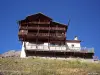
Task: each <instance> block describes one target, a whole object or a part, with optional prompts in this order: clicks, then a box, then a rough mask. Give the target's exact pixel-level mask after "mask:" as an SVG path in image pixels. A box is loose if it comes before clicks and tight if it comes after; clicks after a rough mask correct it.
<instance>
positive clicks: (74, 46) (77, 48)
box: [66, 42, 81, 51]
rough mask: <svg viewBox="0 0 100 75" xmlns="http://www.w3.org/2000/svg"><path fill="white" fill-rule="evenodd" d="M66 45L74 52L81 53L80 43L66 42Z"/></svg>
mask: <svg viewBox="0 0 100 75" xmlns="http://www.w3.org/2000/svg"><path fill="white" fill-rule="evenodd" d="M66 45H67V46H68V48H70V49H72V50H78V51H80V48H81V45H80V42H79V43H72V42H66ZM72 45H73V46H72Z"/></svg>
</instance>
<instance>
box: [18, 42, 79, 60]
mask: <svg viewBox="0 0 100 75" xmlns="http://www.w3.org/2000/svg"><path fill="white" fill-rule="evenodd" d="M24 44H25V45H26V48H25V46H24ZM48 45H49V44H48V43H43V44H39V45H38V46H37V47H36V44H35V43H29V42H25V43H24V42H23V44H22V50H21V56H20V57H21V58H25V57H26V53H25V49H28V50H37V49H39V50H68V51H71V50H75V51H80V48H81V45H80V42H76V43H75V42H66V45H65V46H64V45H62V46H58V45H50V46H48ZM72 45H74V46H73V47H72Z"/></svg>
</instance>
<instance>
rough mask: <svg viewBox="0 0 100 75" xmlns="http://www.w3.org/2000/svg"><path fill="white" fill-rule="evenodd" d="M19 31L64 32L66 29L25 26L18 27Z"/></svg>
mask: <svg viewBox="0 0 100 75" xmlns="http://www.w3.org/2000/svg"><path fill="white" fill-rule="evenodd" d="M19 29H28V30H38V29H39V30H62V31H65V30H66V28H60V27H25V26H20V28H19Z"/></svg>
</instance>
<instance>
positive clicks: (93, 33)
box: [0, 0, 100, 57]
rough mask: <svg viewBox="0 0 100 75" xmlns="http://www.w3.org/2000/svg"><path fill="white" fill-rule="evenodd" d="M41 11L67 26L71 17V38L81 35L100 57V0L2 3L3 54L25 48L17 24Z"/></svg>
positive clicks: (11, 0)
mask: <svg viewBox="0 0 100 75" xmlns="http://www.w3.org/2000/svg"><path fill="white" fill-rule="evenodd" d="M37 12H42V13H44V14H46V15H48V16H50V17H51V18H53V19H54V21H57V22H61V23H64V24H67V23H68V19H69V18H70V20H71V21H70V26H69V28H68V32H67V39H73V38H74V36H75V35H77V36H78V38H79V39H80V40H82V42H81V45H82V46H83V47H89V48H91V47H94V49H95V55H96V56H99V57H100V46H99V45H100V0H0V26H1V29H0V53H3V52H6V51H9V50H20V49H21V43H20V42H19V40H18V35H17V33H18V24H17V21H18V20H21V19H24V18H25V17H26V16H28V15H31V14H35V13H37Z"/></svg>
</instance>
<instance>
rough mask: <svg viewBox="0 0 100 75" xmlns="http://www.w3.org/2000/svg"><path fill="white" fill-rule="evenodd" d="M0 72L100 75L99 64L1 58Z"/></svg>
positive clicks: (47, 74) (6, 73) (45, 74)
mask: <svg viewBox="0 0 100 75" xmlns="http://www.w3.org/2000/svg"><path fill="white" fill-rule="evenodd" d="M0 72H1V73H3V75H93V74H92V73H94V75H100V63H85V62H84V63H82V62H80V61H67V60H56V59H54V60H51V59H43V58H27V59H20V58H2V59H0ZM89 73H91V74H89ZM96 73H98V74H96Z"/></svg>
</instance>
